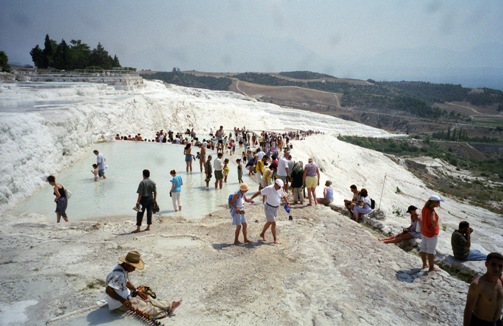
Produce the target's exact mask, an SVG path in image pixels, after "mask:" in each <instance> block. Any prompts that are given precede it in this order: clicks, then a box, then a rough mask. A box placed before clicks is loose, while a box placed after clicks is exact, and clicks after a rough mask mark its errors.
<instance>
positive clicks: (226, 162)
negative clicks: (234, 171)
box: [222, 158, 231, 182]
mask: <svg viewBox="0 0 503 326" xmlns="http://www.w3.org/2000/svg"><path fill="white" fill-rule="evenodd" d="M230 170H231V169H230V168H229V159H228V158H226V159H225V160H224V169H223V170H222V171H223V174H224V182H227V176H228V175H229V171H230Z"/></svg>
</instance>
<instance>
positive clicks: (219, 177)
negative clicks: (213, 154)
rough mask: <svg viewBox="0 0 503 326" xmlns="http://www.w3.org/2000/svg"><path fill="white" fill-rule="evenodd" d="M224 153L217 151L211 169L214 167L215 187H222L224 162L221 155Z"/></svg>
mask: <svg viewBox="0 0 503 326" xmlns="http://www.w3.org/2000/svg"><path fill="white" fill-rule="evenodd" d="M223 156H224V154H222V153H218V154H217V158H216V159H215V161H214V162H213V169H215V179H216V180H215V189H218V187H220V189H222V185H223V180H224V172H223V170H224V163H223V162H222V157H223Z"/></svg>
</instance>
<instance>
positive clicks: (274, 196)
mask: <svg viewBox="0 0 503 326" xmlns="http://www.w3.org/2000/svg"><path fill="white" fill-rule="evenodd" d="M260 193H261V194H262V195H264V196H267V198H266V203H267V204H269V205H271V206H279V204H281V198H282V197H283V196H284V195H285V193H284V192H283V188H279V189H278V190H276V189H275V188H274V184H272V185H270V186H267V187H265V188H264V189H262V190H260Z"/></svg>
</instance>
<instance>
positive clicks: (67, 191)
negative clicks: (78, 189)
mask: <svg viewBox="0 0 503 326" xmlns="http://www.w3.org/2000/svg"><path fill="white" fill-rule="evenodd" d="M65 194H66V199H70V198H72V195H73V193H72V192H71V191H70V190H69V189H68V188H65Z"/></svg>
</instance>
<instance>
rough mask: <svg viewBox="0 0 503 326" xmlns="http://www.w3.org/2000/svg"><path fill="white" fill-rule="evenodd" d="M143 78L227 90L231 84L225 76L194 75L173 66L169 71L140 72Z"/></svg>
mask: <svg viewBox="0 0 503 326" xmlns="http://www.w3.org/2000/svg"><path fill="white" fill-rule="evenodd" d="M140 75H141V76H142V77H143V78H145V79H157V80H162V81H163V82H166V83H168V84H175V85H180V86H185V87H196V88H204V89H209V90H214V91H227V90H229V87H230V86H231V84H232V80H231V79H230V78H227V77H211V76H195V75H193V74H189V73H183V72H181V71H180V68H176V67H175V68H173V70H172V71H171V72H156V73H154V74H140Z"/></svg>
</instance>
